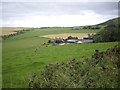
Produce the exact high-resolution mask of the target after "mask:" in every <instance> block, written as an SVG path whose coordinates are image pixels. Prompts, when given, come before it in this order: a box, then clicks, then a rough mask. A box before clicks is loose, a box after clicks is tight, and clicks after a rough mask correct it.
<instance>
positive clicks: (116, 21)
mask: <svg viewBox="0 0 120 90" xmlns="http://www.w3.org/2000/svg"><path fill="white" fill-rule="evenodd" d="M119 22H120V17H118V18H114V19H110V20H108V21H105V22H103V23H100V24H98V25H118V24H119Z"/></svg>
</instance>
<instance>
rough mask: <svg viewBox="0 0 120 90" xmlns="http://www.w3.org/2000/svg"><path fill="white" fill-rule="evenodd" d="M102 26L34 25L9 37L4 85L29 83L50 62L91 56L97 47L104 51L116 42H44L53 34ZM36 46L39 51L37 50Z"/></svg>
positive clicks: (4, 67)
mask: <svg viewBox="0 0 120 90" xmlns="http://www.w3.org/2000/svg"><path fill="white" fill-rule="evenodd" d="M98 31H99V30H71V29H70V28H47V29H34V30H32V31H30V32H27V33H24V34H20V35H17V36H14V37H10V38H8V39H6V40H4V41H3V43H2V46H3V48H2V53H3V55H2V59H3V60H2V75H3V76H2V79H3V80H2V81H3V82H2V83H3V87H5V88H22V87H28V85H27V82H28V77H29V74H30V73H33V72H40V71H42V70H43V68H44V67H45V65H48V64H50V63H58V62H67V61H68V60H71V59H73V58H76V59H78V60H82V59H83V58H89V57H91V55H92V54H93V53H94V50H95V49H98V50H100V51H105V50H106V49H108V48H110V47H113V46H115V45H117V42H108V43H87V44H71V45H63V46H52V45H47V47H46V45H43V43H47V42H48V40H49V38H45V37H41V36H44V35H50V34H65V33H76V34H77V33H86V34H88V33H97V32H98ZM36 48H37V52H35V50H36Z"/></svg>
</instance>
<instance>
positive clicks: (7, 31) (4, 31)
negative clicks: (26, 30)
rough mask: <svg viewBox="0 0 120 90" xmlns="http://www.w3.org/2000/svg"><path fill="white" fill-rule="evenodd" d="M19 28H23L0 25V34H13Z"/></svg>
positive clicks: (20, 28)
mask: <svg viewBox="0 0 120 90" xmlns="http://www.w3.org/2000/svg"><path fill="white" fill-rule="evenodd" d="M20 30H23V28H22V27H1V28H0V36H1V35H9V34H15V33H17V32H15V31H20Z"/></svg>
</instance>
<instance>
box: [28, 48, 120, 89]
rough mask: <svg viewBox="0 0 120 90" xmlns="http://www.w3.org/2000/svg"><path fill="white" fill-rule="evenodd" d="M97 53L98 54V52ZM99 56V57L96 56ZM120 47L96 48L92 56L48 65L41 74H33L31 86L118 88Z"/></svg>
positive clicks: (119, 83)
mask: <svg viewBox="0 0 120 90" xmlns="http://www.w3.org/2000/svg"><path fill="white" fill-rule="evenodd" d="M96 53H97V54H96ZM96 56H97V58H95V57H96ZM119 57H120V47H118V46H116V47H114V48H111V49H108V50H106V51H105V52H99V51H98V50H95V54H93V55H92V58H89V59H84V60H82V61H79V60H76V59H73V60H70V61H69V62H67V63H56V64H49V65H47V66H46V67H45V68H44V70H43V72H41V74H33V75H32V77H31V78H30V81H29V87H31V88H118V87H119V86H120V82H119V81H120V80H119V78H118V76H119V74H118V72H119V71H118V70H120V67H119V64H118V63H119Z"/></svg>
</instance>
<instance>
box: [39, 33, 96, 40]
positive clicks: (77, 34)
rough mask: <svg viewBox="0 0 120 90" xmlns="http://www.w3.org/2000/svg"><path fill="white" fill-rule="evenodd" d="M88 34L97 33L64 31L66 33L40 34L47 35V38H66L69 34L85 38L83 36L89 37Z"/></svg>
mask: <svg viewBox="0 0 120 90" xmlns="http://www.w3.org/2000/svg"><path fill="white" fill-rule="evenodd" d="M88 34H90V35H91V34H95V33H64V34H50V35H44V36H40V37H46V38H52V39H55V38H57V37H59V38H63V39H66V38H67V37H69V36H72V37H78V38H79V39H83V37H87V36H88Z"/></svg>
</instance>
